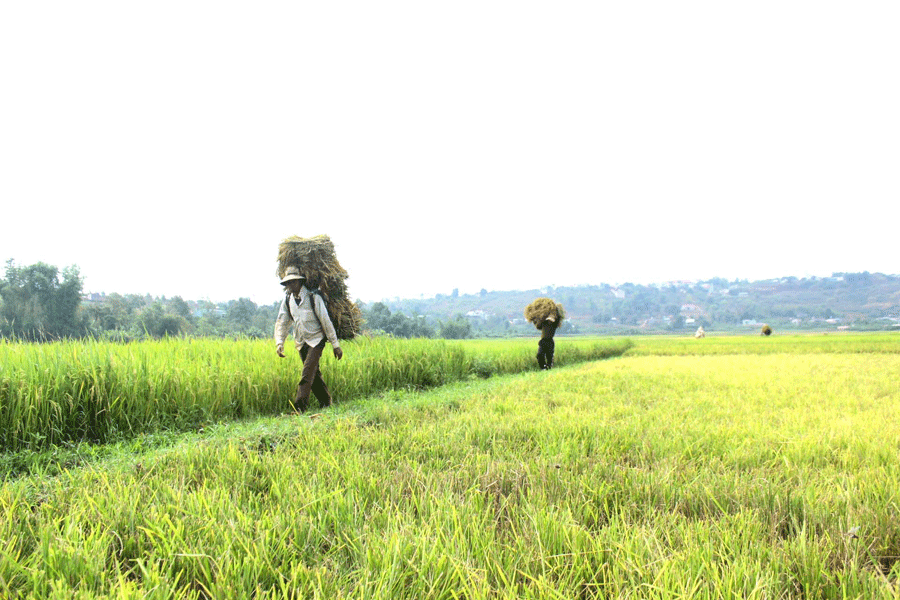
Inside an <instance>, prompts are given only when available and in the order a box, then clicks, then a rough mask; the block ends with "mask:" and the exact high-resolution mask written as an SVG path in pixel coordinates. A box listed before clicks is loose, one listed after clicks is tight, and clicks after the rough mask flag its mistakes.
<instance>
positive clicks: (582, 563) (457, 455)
mask: <svg viewBox="0 0 900 600" xmlns="http://www.w3.org/2000/svg"><path fill="white" fill-rule="evenodd" d="M476 346H477V344H476ZM898 375H900V357H898V356H897V355H896V354H894V353H891V352H886V353H865V354H850V353H834V354H829V353H822V352H807V353H799V354H790V353H779V354H771V355H767V354H748V355H736V354H728V355H712V356H635V357H627V356H626V357H625V358H624V359H622V360H616V361H604V362H593V363H590V364H585V365H580V366H574V367H571V368H565V369H559V370H556V371H551V372H550V373H530V374H523V375H517V376H513V377H504V378H492V379H488V380H484V381H476V380H472V379H470V380H468V381H466V382H464V383H460V384H455V385H452V386H447V387H444V388H442V389H440V390H437V391H434V392H431V393H427V394H418V393H411V392H407V391H404V390H402V389H400V390H397V391H394V392H391V393H389V394H385V395H384V397H381V398H371V399H368V400H366V401H363V402H354V403H346V404H344V405H338V406H337V407H336V408H335V410H332V411H329V412H327V413H324V414H323V415H322V416H320V417H317V418H315V419H310V418H299V419H293V418H292V419H268V420H263V421H258V422H256V423H249V422H248V423H231V424H221V425H217V426H214V427H212V428H210V430H208V431H207V432H205V433H204V434H203V435H199V434H196V433H193V434H190V435H189V436H187V437H186V438H185V440H184V441H183V443H180V444H177V445H175V446H173V447H171V448H167V449H165V450H161V451H158V452H155V453H153V454H147V455H144V456H141V457H140V458H136V459H128V457H123V458H122V459H121V460H120V461H116V462H111V463H109V464H106V465H95V466H94V467H92V468H90V469H77V470H72V471H69V472H65V473H63V474H62V475H61V476H59V477H55V478H44V477H27V478H21V479H19V480H16V481H13V482H8V483H6V484H5V485H3V487H2V488H0V517H2V518H0V594H3V595H6V596H8V597H21V598H158V599H167V598H189V599H201V598H371V599H406V598H409V599H413V598H415V599H425V598H434V599H447V600H451V599H458V598H467V599H470V600H481V599H484V600H487V599H498V598H502V599H505V598H510V599H511V598H566V599H569V598H583V599H602V598H647V599H664V598H665V599H670V598H671V599H674V598H709V599H712V598H748V599H760V600H763V599H774V598H784V599H787V598H825V599H828V598H866V599H870V598H872V599H875V598H897V597H898V596H900V586H898V581H900V558H898V557H900V465H898V461H897V452H898V450H900V414H898V406H900V392H898V391H897V389H896V386H895V385H894V384H895V382H896V380H897V377H898Z"/></svg>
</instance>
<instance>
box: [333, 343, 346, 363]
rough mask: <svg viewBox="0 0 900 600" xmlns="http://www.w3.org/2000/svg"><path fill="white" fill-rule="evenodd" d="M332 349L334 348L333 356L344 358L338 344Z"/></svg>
mask: <svg viewBox="0 0 900 600" xmlns="http://www.w3.org/2000/svg"><path fill="white" fill-rule="evenodd" d="M333 350H334V357H335V358H336V359H338V360H341V359H342V358H344V351H343V350H341V348H340V346H338V347H337V348H333Z"/></svg>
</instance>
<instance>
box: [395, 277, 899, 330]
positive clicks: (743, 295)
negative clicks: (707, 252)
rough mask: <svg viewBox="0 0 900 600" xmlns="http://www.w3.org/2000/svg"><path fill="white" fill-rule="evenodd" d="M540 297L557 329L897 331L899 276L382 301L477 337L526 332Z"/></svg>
mask: <svg viewBox="0 0 900 600" xmlns="http://www.w3.org/2000/svg"><path fill="white" fill-rule="evenodd" d="M540 296H548V297H551V298H553V299H554V300H556V301H557V302H561V303H562V304H563V306H564V307H565V309H566V312H567V314H568V316H567V319H566V322H567V324H566V326H565V328H564V329H563V330H562V331H561V333H567V332H569V333H582V334H588V333H596V334H614V333H623V334H637V333H661V332H692V331H694V330H695V329H696V328H697V327H698V326H700V325H702V326H703V327H704V329H706V330H707V331H716V330H724V331H735V330H753V329H758V328H760V327H762V325H763V324H764V323H765V324H768V325H770V326H771V327H772V328H773V329H774V330H775V331H776V332H777V331H788V330H798V331H803V330H837V329H851V330H898V331H900V276H898V275H884V274H882V273H868V272H863V273H835V274H833V275H832V276H831V277H810V278H802V279H800V278H796V277H785V278H780V279H769V280H762V281H746V280H735V281H727V280H725V279H721V278H715V279H711V280H707V281H696V282H688V281H679V282H669V283H663V284H657V285H638V284H631V283H625V284H622V285H618V286H613V285H609V284H600V285H585V286H575V287H549V288H543V289H533V290H519V291H487V290H482V292H481V293H480V294H456V293H451V294H448V295H443V294H438V295H437V296H436V297H434V298H428V299H408V300H400V299H394V300H392V301H387V300H385V301H383V303H384V304H385V305H386V306H387V307H388V308H389V309H390V310H391V311H392V312H402V313H403V314H405V315H407V316H417V315H423V316H425V317H426V318H427V319H428V320H430V321H435V322H444V321H447V320H450V319H453V318H455V317H457V316H459V315H463V316H465V317H467V318H468V319H469V320H470V321H471V323H472V325H473V328H474V330H475V333H476V334H478V335H532V334H533V333H534V329H533V327H532V326H531V325H530V324H528V323H526V322H525V321H524V318H523V316H522V311H523V309H524V308H525V306H526V305H527V304H528V303H529V302H531V301H532V300H534V299H535V298H537V297H540Z"/></svg>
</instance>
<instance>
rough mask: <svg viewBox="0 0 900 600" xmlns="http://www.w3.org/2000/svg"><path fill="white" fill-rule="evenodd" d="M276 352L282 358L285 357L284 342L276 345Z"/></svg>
mask: <svg viewBox="0 0 900 600" xmlns="http://www.w3.org/2000/svg"><path fill="white" fill-rule="evenodd" d="M275 353H276V354H278V356H280V357H281V358H284V344H278V345H277V346H275Z"/></svg>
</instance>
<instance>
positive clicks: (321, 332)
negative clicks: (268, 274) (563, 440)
mask: <svg viewBox="0 0 900 600" xmlns="http://www.w3.org/2000/svg"><path fill="white" fill-rule="evenodd" d="M281 285H283V286H284V289H285V293H286V294H287V295H286V297H285V301H284V302H282V303H281V308H280V309H279V311H278V317H277V318H276V319H275V351H276V352H277V353H278V356H280V357H282V358H284V342H285V340H286V339H287V335H288V332H289V331H293V335H294V343H295V345H296V347H297V350H299V351H300V359H301V360H302V361H303V373H302V375H301V376H300V383H299V385H298V386H297V396H296V398H295V399H294V402H293V408H294V410H295V411H296V412H303V411H305V410H306V409H307V407H308V405H309V395H310V392H312V393H313V394H315V396H316V398H317V399H318V400H319V405H320V406H328V405H330V404H331V394H330V393H329V391H328V386H326V385H325V381H324V380H323V379H322V372H321V371H320V370H319V360H320V359H321V358H322V352H323V351H324V350H325V342H326V341H328V342H330V343H331V346H332V349H333V351H334V357H335V358H337V359H338V360H341V358H343V356H344V351H343V350H341V346H340V342H338V337H337V333H336V332H335V329H334V325H333V324H332V322H331V318H330V317H329V316H328V309H327V307H326V306H325V300H324V299H323V298H322V295H321V294H319V293H315V292H313V291H311V290H309V289H308V288H307V287H306V278H305V277H304V276H303V275H301V274H300V270H299V269H298V268H297V267H288V269H287V271H285V274H284V277H282V279H281Z"/></svg>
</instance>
